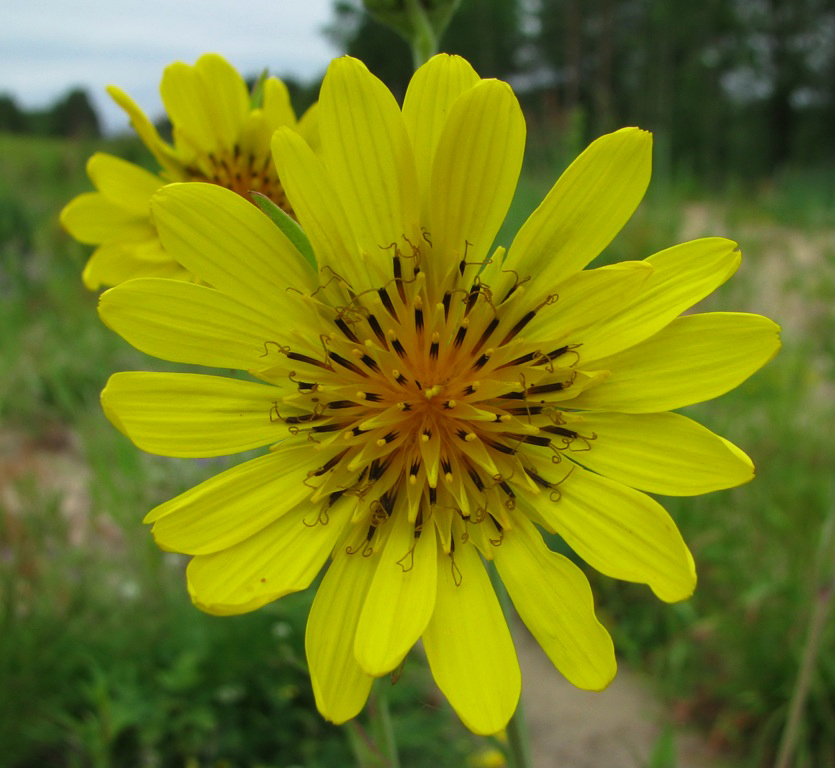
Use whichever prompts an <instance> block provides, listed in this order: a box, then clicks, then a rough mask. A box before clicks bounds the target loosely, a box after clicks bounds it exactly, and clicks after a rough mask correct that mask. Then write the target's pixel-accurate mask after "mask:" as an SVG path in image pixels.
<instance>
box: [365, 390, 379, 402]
mask: <svg viewBox="0 0 835 768" xmlns="http://www.w3.org/2000/svg"><path fill="white" fill-rule="evenodd" d="M363 394H364V395H365V399H366V400H368V402H369V403H379V402H380V400H382V399H383V396H382V395H378V394H377V393H376V392H363Z"/></svg>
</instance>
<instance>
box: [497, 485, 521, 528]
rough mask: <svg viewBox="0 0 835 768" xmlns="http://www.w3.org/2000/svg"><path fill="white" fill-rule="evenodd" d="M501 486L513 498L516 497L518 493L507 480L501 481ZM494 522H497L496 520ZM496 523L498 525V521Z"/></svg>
mask: <svg viewBox="0 0 835 768" xmlns="http://www.w3.org/2000/svg"><path fill="white" fill-rule="evenodd" d="M499 488H501V489H502V490H503V491H504V492H505V493H506V494H507V495H508V496H509V497H510V498H511V499H515V498H516V494H515V493H514V492H513V489H512V488H511V487H510V486H509V485H508V484H507V481H506V480H500V481H499ZM493 522H495V520H494V521H493ZM496 525H498V523H496ZM499 530H501V526H499Z"/></svg>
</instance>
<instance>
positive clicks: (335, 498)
mask: <svg viewBox="0 0 835 768" xmlns="http://www.w3.org/2000/svg"><path fill="white" fill-rule="evenodd" d="M343 493H345V491H334V492H333V493H331V494H330V495H329V496H328V506H329V507H332V506H333V505H334V504H336V502H337V501H339V499H340V498H342V494H343Z"/></svg>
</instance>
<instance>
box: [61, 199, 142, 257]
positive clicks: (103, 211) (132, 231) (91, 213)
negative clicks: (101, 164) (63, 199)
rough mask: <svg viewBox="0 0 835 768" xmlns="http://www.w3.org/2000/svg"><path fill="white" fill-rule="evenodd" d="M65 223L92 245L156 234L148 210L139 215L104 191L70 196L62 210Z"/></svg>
mask: <svg viewBox="0 0 835 768" xmlns="http://www.w3.org/2000/svg"><path fill="white" fill-rule="evenodd" d="M61 225H62V226H63V227H64V229H66V230H67V232H69V233H70V234H71V235H72V236H73V237H74V238H75V239H76V240H79V241H80V242H82V243H86V244H88V245H98V244H99V243H105V242H107V241H109V240H132V241H142V240H149V239H151V238H153V237H156V232H154V229H153V227H152V226H151V221H150V219H149V218H148V213H147V211H146V213H145V214H144V215H138V214H136V213H135V212H133V211H131V210H130V209H128V208H125V207H123V206H122V205H120V204H119V203H115V202H113V201H112V200H110V199H108V198H107V197H105V196H104V195H103V194H101V192H84V193H82V194H80V195H78V196H77V197H74V198H73V199H72V200H70V202H69V203H67V205H65V206H64V210H62V211H61Z"/></svg>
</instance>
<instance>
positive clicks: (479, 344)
mask: <svg viewBox="0 0 835 768" xmlns="http://www.w3.org/2000/svg"><path fill="white" fill-rule="evenodd" d="M498 324H499V318H498V317H494V318H493V319H492V320H491V321H490V322H489V323H488V324H487V327H486V328H485V329H484V333H482V334H481V337H480V338H479V340H478V341H477V342H476V345H475V346H474V347H473V351H472V354H475V353H476V352H478V350H480V349H481V348H482V347H483V346H484V342H485V341H487V339H489V338H490V335H491V334H492V333H493V331H495V330H496V326H497V325H498ZM502 344H504V342H502Z"/></svg>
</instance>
